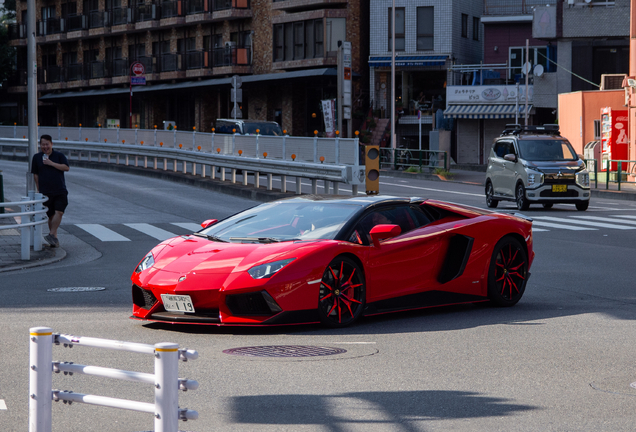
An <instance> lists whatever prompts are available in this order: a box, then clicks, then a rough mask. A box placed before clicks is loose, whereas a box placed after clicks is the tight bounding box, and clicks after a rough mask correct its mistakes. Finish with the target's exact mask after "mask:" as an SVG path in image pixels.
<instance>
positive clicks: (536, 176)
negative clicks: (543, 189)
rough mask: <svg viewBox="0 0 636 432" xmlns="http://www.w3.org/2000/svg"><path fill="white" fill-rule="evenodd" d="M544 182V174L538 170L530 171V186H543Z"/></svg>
mask: <svg viewBox="0 0 636 432" xmlns="http://www.w3.org/2000/svg"><path fill="white" fill-rule="evenodd" d="M542 184H543V174H541V173H538V172H530V173H528V187H536V186H541V185H542Z"/></svg>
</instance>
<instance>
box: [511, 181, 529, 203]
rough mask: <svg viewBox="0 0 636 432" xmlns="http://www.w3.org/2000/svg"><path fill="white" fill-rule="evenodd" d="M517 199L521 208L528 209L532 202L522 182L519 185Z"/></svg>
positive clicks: (516, 193)
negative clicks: (527, 196)
mask: <svg viewBox="0 0 636 432" xmlns="http://www.w3.org/2000/svg"><path fill="white" fill-rule="evenodd" d="M515 200H516V202H517V208H518V209H519V210H528V209H529V208H530V203H529V202H528V198H526V188H524V187H523V185H522V184H521V183H519V184H518V185H517V190H516V192H515Z"/></svg>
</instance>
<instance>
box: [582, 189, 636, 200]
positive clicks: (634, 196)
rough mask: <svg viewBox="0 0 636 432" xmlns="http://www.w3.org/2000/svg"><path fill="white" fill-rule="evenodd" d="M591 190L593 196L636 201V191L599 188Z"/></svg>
mask: <svg viewBox="0 0 636 432" xmlns="http://www.w3.org/2000/svg"><path fill="white" fill-rule="evenodd" d="M590 190H591V193H592V197H594V198H605V199H615V200H622V201H636V193H633V192H623V191H614V190H598V189H590Z"/></svg>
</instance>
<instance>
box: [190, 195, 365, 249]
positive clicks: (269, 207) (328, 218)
mask: <svg viewBox="0 0 636 432" xmlns="http://www.w3.org/2000/svg"><path fill="white" fill-rule="evenodd" d="M358 210H360V206H359V205H356V204H336V203H330V204H327V203H314V202H302V203H299V202H287V203H284V202H283V203H281V202H278V203H271V204H262V205H260V206H257V207H254V208H252V209H249V210H246V211H244V212H241V213H239V214H236V215H234V216H231V217H229V218H227V219H225V220H222V221H220V222H218V223H216V224H214V225H212V226H211V227H210V228H206V229H204V230H202V231H200V233H201V234H206V235H208V236H212V237H217V238H219V239H221V240H225V241H233V240H235V241H239V240H241V239H246V238H253V239H261V238H267V239H268V240H270V241H285V240H294V239H301V240H308V239H333V238H334V237H335V236H336V234H337V233H338V232H339V231H340V229H341V228H342V226H343V225H344V224H345V222H347V221H348V220H349V219H350V218H351V216H352V215H353V214H354V213H355V212H356V211H358Z"/></svg>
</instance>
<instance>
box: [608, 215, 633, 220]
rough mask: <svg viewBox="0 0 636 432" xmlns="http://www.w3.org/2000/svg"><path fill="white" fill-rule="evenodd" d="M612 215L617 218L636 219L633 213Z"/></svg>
mask: <svg viewBox="0 0 636 432" xmlns="http://www.w3.org/2000/svg"><path fill="white" fill-rule="evenodd" d="M612 216H613V217H617V218H625V219H636V216H632V215H612Z"/></svg>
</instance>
